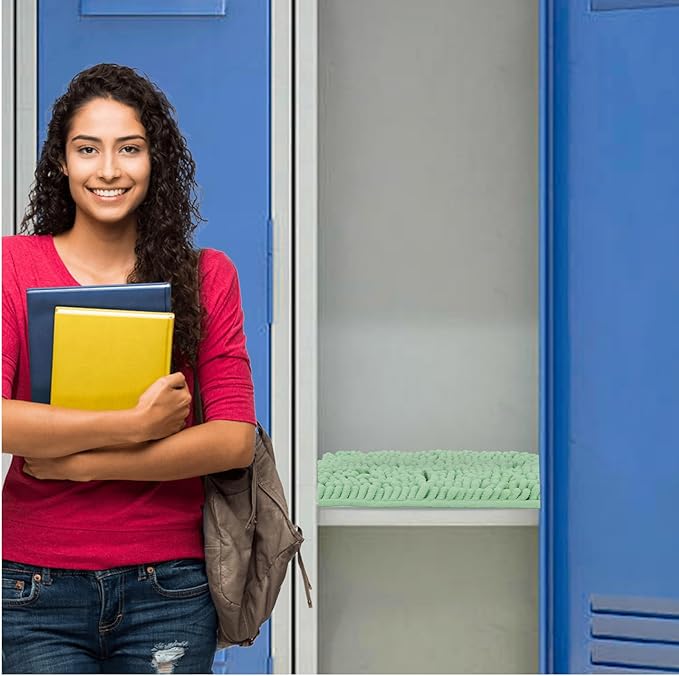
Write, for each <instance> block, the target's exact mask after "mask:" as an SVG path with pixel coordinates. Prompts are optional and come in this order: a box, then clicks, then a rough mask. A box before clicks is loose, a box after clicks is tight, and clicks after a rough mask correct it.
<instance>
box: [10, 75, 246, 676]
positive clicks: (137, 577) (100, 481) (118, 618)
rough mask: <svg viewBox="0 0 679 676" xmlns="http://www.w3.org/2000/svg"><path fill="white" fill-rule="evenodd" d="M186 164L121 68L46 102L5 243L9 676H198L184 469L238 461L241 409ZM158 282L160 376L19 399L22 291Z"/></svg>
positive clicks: (200, 588) (198, 573)
mask: <svg viewBox="0 0 679 676" xmlns="http://www.w3.org/2000/svg"><path fill="white" fill-rule="evenodd" d="M194 174H195V165H194V162H193V160H192V158H191V155H190V153H189V151H188V149H187V147H186V143H185V140H184V138H183V137H182V135H181V133H180V132H179V129H178V128H177V124H176V122H175V119H174V110H173V108H172V106H171V105H170V103H169V102H168V101H167V99H166V97H165V96H164V95H163V93H162V92H161V91H159V90H158V89H157V88H156V87H155V86H154V85H153V84H152V83H151V82H150V81H149V80H147V79H146V78H145V77H142V76H140V75H139V74H137V73H136V72H135V71H134V70H132V69H130V68H126V67H123V66H117V65H111V64H101V65H98V66H94V67H93V68H90V69H88V70H85V71H83V72H81V73H79V74H78V75H77V76H76V77H75V78H74V79H73V80H72V82H71V83H70V85H69V87H68V90H67V92H66V93H65V94H64V95H63V96H62V97H61V98H59V99H58V100H57V101H56V103H55V104H54V107H53V110H52V119H51V121H50V123H49V127H48V133H47V139H46V141H45V144H44V147H43V149H42V153H41V156H40V161H39V163H38V167H37V169H36V173H35V184H34V187H33V190H32V193H31V196H30V204H29V206H28V210H27V212H26V216H25V218H24V220H23V224H22V232H24V233H25V232H28V231H29V230H32V232H33V234H28V235H26V234H24V235H19V236H15V237H5V238H3V268H2V274H3V285H2V303H3V306H2V310H3V315H2V337H3V344H2V366H3V372H2V386H3V390H2V394H3V407H2V408H3V410H2V432H3V442H4V443H3V450H4V451H5V452H7V453H12V454H13V455H14V459H13V461H12V466H11V469H10V471H9V474H8V476H7V479H6V483H5V487H4V491H3V581H2V601H3V643H4V645H3V671H4V672H5V673H88V674H91V673H171V672H174V673H210V672H211V664H212V660H213V657H214V651H215V645H216V614H215V609H214V606H213V604H212V601H211V598H210V594H209V590H208V587H207V578H206V575H205V567H204V561H203V545H202V533H201V520H202V513H201V506H202V501H203V489H202V481H201V478H200V477H201V476H202V475H204V474H208V473H211V472H218V471H222V470H226V469H231V468H236V467H246V466H247V465H249V464H250V462H251V460H252V456H253V452H254V441H255V424H256V419H255V412H254V396H253V385H252V376H251V370H250V362H249V358H248V354H247V351H246V347H245V336H244V333H243V311H242V307H241V298H240V289H239V284H238V276H237V272H236V269H235V268H234V265H233V263H232V262H231V260H230V259H229V258H228V257H227V256H226V255H225V254H223V253H221V252H218V251H216V250H213V249H205V250H203V251H202V252H201V253H200V255H199V252H198V251H197V250H196V249H195V248H194V245H193V233H194V230H195V227H196V225H197V223H198V222H199V221H200V220H201V219H200V215H199V211H198V208H197V204H196V201H195V198H194V194H195V182H194ZM157 281H166V282H170V283H171V284H172V308H173V311H174V313H175V315H176V319H175V333H174V347H175V350H174V355H173V371H174V372H173V373H172V374H171V375H169V376H167V377H164V378H161V379H159V380H158V381H156V382H155V383H153V384H152V385H151V386H150V387H149V388H148V389H147V390H146V392H144V393H143V394H142V395H141V397H140V398H139V402H138V404H137V405H136V407H135V408H133V409H129V410H123V411H80V410H74V409H65V408H59V407H56V406H50V405H46V404H39V403H33V402H31V401H30V377H29V361H28V336H27V328H26V327H27V320H26V295H25V290H26V289H27V288H30V287H46V286H69V285H79V284H80V285H90V284H120V283H130V282H157ZM194 363H195V364H196V365H197V370H198V377H199V382H200V389H201V394H202V399H203V407H204V412H205V416H204V417H205V422H204V423H203V424H201V425H192V422H193V415H192V408H191V401H192V395H191V393H192V392H193V372H192V366H193V364H194Z"/></svg>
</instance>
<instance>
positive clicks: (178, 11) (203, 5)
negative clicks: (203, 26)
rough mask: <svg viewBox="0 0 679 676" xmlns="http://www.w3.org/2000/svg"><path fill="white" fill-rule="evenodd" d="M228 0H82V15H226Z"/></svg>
mask: <svg viewBox="0 0 679 676" xmlns="http://www.w3.org/2000/svg"><path fill="white" fill-rule="evenodd" d="M225 14H226V0H80V16H224V15H225Z"/></svg>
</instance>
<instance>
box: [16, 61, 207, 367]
mask: <svg viewBox="0 0 679 676" xmlns="http://www.w3.org/2000/svg"><path fill="white" fill-rule="evenodd" d="M97 98H104V99H113V100H115V101H118V102H120V103H123V104H125V105H128V106H130V107H132V108H134V109H135V110H136V112H137V114H138V116H139V118H140V120H141V123H142V124H143V126H144V128H145V130H146V134H147V136H148V143H149V149H150V156H151V177H150V181H149V187H148V192H147V194H146V197H145V198H144V201H143V202H142V203H141V204H140V205H139V207H138V208H137V212H136V215H137V242H136V245H135V254H136V263H135V266H134V269H133V270H132V272H131V273H130V275H129V277H128V279H127V281H128V283H131V282H170V283H171V284H172V309H173V311H174V313H175V332H174V354H173V367H172V368H173V370H175V369H176V368H177V367H178V366H180V367H181V366H188V365H190V364H194V363H195V360H196V354H197V351H198V343H199V341H200V336H201V328H202V322H203V319H204V308H202V307H201V303H200V280H199V274H198V257H199V252H198V250H197V249H196V248H195V246H194V244H193V234H194V232H195V229H196V227H197V226H198V224H199V223H200V222H201V221H203V220H204V219H203V218H202V217H201V215H200V211H199V208H198V200H197V197H196V182H195V172H196V165H195V162H194V161H193V158H192V156H191V153H190V151H189V149H188V147H187V144H186V139H185V138H184V137H183V136H182V134H181V132H180V131H179V127H178V126H177V122H176V119H175V109H174V107H173V106H172V104H171V103H170V102H169V101H168V100H167V98H166V96H165V94H163V92H162V91H161V90H160V89H159V88H158V87H157V86H156V85H155V84H154V83H153V82H151V80H149V79H148V78H147V77H145V76H144V75H141V74H139V73H138V72H137V71H135V70H134V69H132V68H128V67H127V66H120V65H117V64H110V63H102V64H99V65H96V66H93V67H91V68H88V69H86V70H83V71H82V72H80V73H78V74H77V75H76V76H75V77H74V78H73V80H71V82H70V84H69V85H68V89H67V91H66V93H65V94H63V96H61V97H60V98H58V99H57V100H56V101H55V103H54V106H53V107H52V118H51V120H50V122H49V126H48V128H47V138H46V140H45V143H44V145H43V147H42V151H41V153H40V159H39V161H38V165H37V168H36V170H35V182H34V184H33V186H32V189H31V193H30V195H29V204H28V207H27V209H26V213H25V215H24V218H23V220H22V222H21V232H24V233H27V232H30V231H31V230H32V232H34V233H35V234H37V235H47V234H51V235H58V234H60V233H63V232H66V231H67V230H70V229H71V228H72V227H73V223H74V220H75V202H74V201H73V198H72V197H71V193H70V190H69V186H68V178H67V177H66V176H65V175H64V174H63V172H62V171H61V163H62V162H63V160H64V157H65V147H66V140H67V136H68V132H69V128H70V124H71V121H72V119H73V116H74V115H75V114H76V113H77V112H78V110H79V109H81V108H82V107H83V106H84V105H85V104H87V103H89V102H90V101H92V100H93V99H97Z"/></svg>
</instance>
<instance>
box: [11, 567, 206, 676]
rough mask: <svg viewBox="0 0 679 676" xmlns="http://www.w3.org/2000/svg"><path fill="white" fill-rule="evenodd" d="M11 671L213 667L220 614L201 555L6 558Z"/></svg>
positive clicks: (176, 670) (157, 670)
mask: <svg viewBox="0 0 679 676" xmlns="http://www.w3.org/2000/svg"><path fill="white" fill-rule="evenodd" d="M2 638H3V647H2V670H3V672H4V673H6V674H21V673H30V674H106V673H109V674H110V673H113V674H125V673H134V674H171V673H176V674H210V673H212V662H213V659H214V655H215V649H216V642H217V615H216V611H215V608H214V605H213V603H212V599H211V597H210V592H209V590H208V585H207V577H206V574H205V564H204V562H203V561H200V560H198V559H177V560H174V561H165V562H163V563H148V564H143V565H139V566H125V567H121V568H109V569H108V570H96V571H88V570H67V569H60V568H40V567H36V566H29V565H25V564H22V563H14V562H12V561H3V567H2Z"/></svg>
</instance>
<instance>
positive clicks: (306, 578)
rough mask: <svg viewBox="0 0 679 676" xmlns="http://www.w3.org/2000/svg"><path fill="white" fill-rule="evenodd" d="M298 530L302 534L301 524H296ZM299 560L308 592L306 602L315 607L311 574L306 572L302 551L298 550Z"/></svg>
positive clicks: (305, 589)
mask: <svg viewBox="0 0 679 676" xmlns="http://www.w3.org/2000/svg"><path fill="white" fill-rule="evenodd" d="M295 528H297V532H298V533H299V534H300V535H302V529H301V528H300V527H299V526H295ZM297 560H298V561H299V570H300V572H301V573H302V580H303V581H304V592H305V594H306V602H307V605H308V606H309V608H313V606H312V604H311V589H312V587H311V582H309V576H308V575H307V574H306V568H305V567H304V561H302V552H301V550H297Z"/></svg>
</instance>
